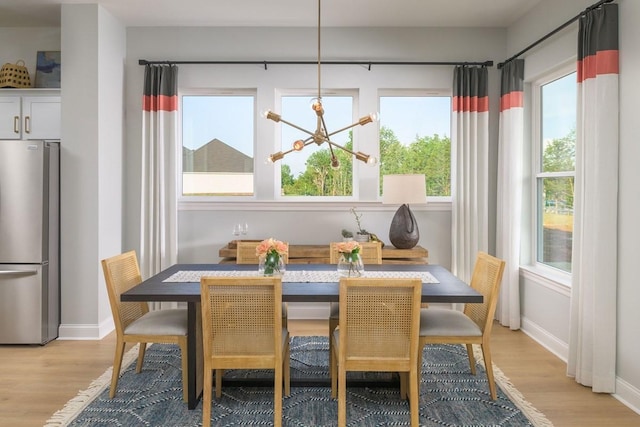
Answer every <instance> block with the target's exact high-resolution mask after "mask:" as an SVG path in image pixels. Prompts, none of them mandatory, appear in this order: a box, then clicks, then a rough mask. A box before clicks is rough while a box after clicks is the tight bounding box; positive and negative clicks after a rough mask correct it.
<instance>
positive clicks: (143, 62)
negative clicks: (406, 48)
mask: <svg viewBox="0 0 640 427" xmlns="http://www.w3.org/2000/svg"><path fill="white" fill-rule="evenodd" d="M153 64H166V65H173V64H194V65H205V64H215V65H221V64H235V65H238V64H240V65H247V64H254V65H255V64H259V65H264V69H265V70H266V69H267V65H317V64H318V62H317V61H166V60H165V61H148V60H146V59H138V65H153ZM322 65H366V66H368V67H369V71H370V70H371V66H372V65H463V66H467V65H468V66H472V65H480V66H483V67H491V66H493V61H484V62H455V61H454V62H411V61H322Z"/></svg>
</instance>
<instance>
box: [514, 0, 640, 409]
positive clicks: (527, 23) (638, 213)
mask: <svg viewBox="0 0 640 427" xmlns="http://www.w3.org/2000/svg"><path fill="white" fill-rule="evenodd" d="M592 3H593V1H592V0H565V1H562V2H558V1H554V0H544V1H542V2H541V3H540V4H539V5H538V6H536V7H535V8H534V9H533V10H532V11H531V12H530V13H528V14H527V15H526V16H525V17H524V18H523V19H522V20H521V21H520V22H518V23H516V24H515V25H513V26H512V27H511V28H509V30H508V36H507V40H508V46H509V54H510V55H512V54H514V53H516V52H518V51H520V50H521V49H523V48H524V47H525V46H527V45H529V44H530V43H532V42H533V41H535V40H537V39H538V38H539V37H541V36H543V35H544V34H546V33H547V32H549V31H551V30H552V29H554V28H556V27H557V26H559V25H560V24H562V23H564V22H566V21H567V20H568V19H569V18H571V17H573V16H575V15H577V14H578V13H579V12H580V11H582V10H584V9H585V8H586V7H588V6H590V5H591V4H592ZM618 7H619V16H620V27H619V36H620V140H619V177H620V178H619V182H618V197H619V199H618V200H619V201H618V212H619V214H618V230H619V232H618V283H617V286H618V326H617V367H616V375H617V382H616V397H617V398H618V399H620V400H621V401H623V402H624V403H626V404H627V405H628V406H630V407H631V408H632V409H634V410H635V411H636V412H639V413H640V364H639V363H638V355H639V354H640V341H638V339H637V325H639V324H640V311H639V310H638V309H637V302H638V301H640V286H638V279H637V277H638V274H637V264H638V262H637V256H638V254H639V253H640V239H639V238H638V237H639V236H640V223H639V222H638V218H640V197H638V189H637V182H639V181H640V168H638V167H637V160H638V159H640V147H639V146H638V143H637V134H638V126H637V118H636V117H635V116H636V110H637V108H636V104H637V99H638V97H640V86H639V85H638V84H637V75H638V70H640V51H639V50H638V49H637V43H638V41H640V28H639V27H638V25H637V20H638V19H639V18H640V2H637V1H628V0H622V1H619V2H618ZM572 40H573V42H572ZM576 52H577V24H574V25H572V26H570V27H568V28H567V29H565V30H564V31H563V32H561V33H560V34H558V35H557V36H554V37H553V38H551V39H549V41H547V42H544V43H543V44H541V45H540V46H538V47H537V48H535V49H534V50H532V51H531V52H530V53H529V54H527V55H525V56H526V59H525V63H526V67H525V68H526V74H527V78H534V77H535V76H536V75H538V74H539V73H540V72H544V71H547V70H551V69H553V68H554V67H556V66H557V65H558V64H559V63H561V62H563V61H566V60H567V59H571V58H575V56H576ZM521 292H522V314H523V322H522V325H523V330H524V331H525V332H527V333H529V334H530V335H532V336H534V337H535V338H536V339H537V340H539V341H540V342H541V343H543V344H544V345H546V346H547V347H548V348H549V349H550V350H552V351H554V352H555V353H556V354H558V355H560V356H561V357H562V358H563V359H565V360H566V356H567V349H568V339H569V329H568V325H569V291H568V290H566V289H565V290H563V289H562V288H559V287H557V286H556V285H555V284H553V283H550V282H548V281H546V280H543V279H540V278H537V277H535V276H534V275H532V274H530V273H529V272H525V273H524V274H523V276H522V279H521Z"/></svg>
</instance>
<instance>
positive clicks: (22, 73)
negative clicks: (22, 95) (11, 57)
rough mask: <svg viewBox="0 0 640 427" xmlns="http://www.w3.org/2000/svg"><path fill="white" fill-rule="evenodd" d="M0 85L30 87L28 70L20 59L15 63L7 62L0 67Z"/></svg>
mask: <svg viewBox="0 0 640 427" xmlns="http://www.w3.org/2000/svg"><path fill="white" fill-rule="evenodd" d="M0 87H31V79H30V78H29V70H27V67H25V66H24V61H23V60H22V59H20V60H18V61H16V63H15V64H11V63H9V62H7V63H6V64H4V65H3V66H2V69H0Z"/></svg>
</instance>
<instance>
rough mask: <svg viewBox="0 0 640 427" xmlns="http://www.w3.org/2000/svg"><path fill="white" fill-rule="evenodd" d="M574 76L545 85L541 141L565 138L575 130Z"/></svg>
mask: <svg viewBox="0 0 640 427" xmlns="http://www.w3.org/2000/svg"><path fill="white" fill-rule="evenodd" d="M577 89H578V88H577V83H576V74H575V73H571V74H569V75H567V76H565V77H562V78H560V79H558V80H555V81H553V82H551V83H547V84H546V85H545V86H544V88H543V92H542V111H543V115H542V140H543V141H548V140H551V139H557V138H562V137H565V136H567V135H568V134H569V132H571V130H572V129H575V128H576V109H577V104H576V96H577Z"/></svg>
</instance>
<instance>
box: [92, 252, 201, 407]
mask: <svg viewBox="0 0 640 427" xmlns="http://www.w3.org/2000/svg"><path fill="white" fill-rule="evenodd" d="M101 263H102V271H103V273H104V279H105V282H106V284H107V293H108V294H109V304H110V305H111V313H112V315H113V322H114V324H115V327H116V351H115V357H114V360H113V373H112V374H111V389H110V390H109V398H110V399H112V398H113V397H114V396H115V394H116V389H117V387H118V378H119V376H120V369H121V367H122V357H123V355H124V349H125V345H126V343H140V348H139V351H138V361H137V363H136V373H140V372H141V371H142V364H143V361H144V355H145V351H146V345H147V343H166V344H177V345H178V346H179V347H180V352H181V358H182V397H183V399H184V401H185V402H186V401H187V400H188V390H187V385H188V383H189V381H188V369H187V324H186V319H187V310H186V309H172V310H158V311H153V312H149V307H148V305H147V303H146V302H122V301H120V295H121V294H122V293H124V292H126V291H128V290H129V289H131V288H133V287H134V286H136V285H138V284H139V283H140V282H142V277H141V275H140V267H139V265H138V258H137V256H136V253H135V251H129V252H125V253H123V254H120V255H116V256H113V257H111V258H107V259H104V260H102V261H101ZM143 318H145V319H143ZM140 319H143V320H142V321H146V322H147V323H148V324H149V326H150V329H153V327H154V325H153V323H154V320H157V321H158V323H162V322H169V323H170V326H171V328H172V329H179V330H184V334H180V335H167V334H133V333H127V329H128V327H129V326H130V325H134V323H135V322H138V324H140V322H141V320H140Z"/></svg>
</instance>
